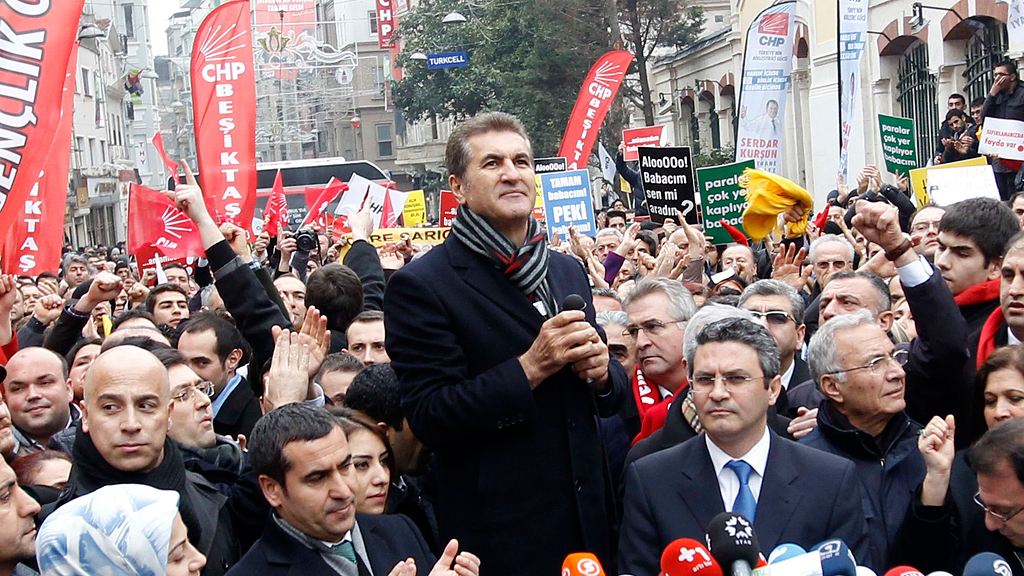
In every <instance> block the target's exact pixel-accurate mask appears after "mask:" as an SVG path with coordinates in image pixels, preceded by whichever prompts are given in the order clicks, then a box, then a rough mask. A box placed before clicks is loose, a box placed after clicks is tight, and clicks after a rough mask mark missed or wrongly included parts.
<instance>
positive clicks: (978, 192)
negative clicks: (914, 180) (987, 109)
mask: <svg viewBox="0 0 1024 576" xmlns="http://www.w3.org/2000/svg"><path fill="white" fill-rule="evenodd" d="M987 121H988V120H986V122H987ZM979 197H984V198H994V199H996V200H999V187H998V186H997V185H996V177H995V174H994V173H993V172H992V167H991V166H989V165H987V164H986V165H983V166H963V167H961V168H945V169H943V170H929V171H928V198H929V199H930V200H931V201H932V202H934V203H935V204H938V205H939V206H949V205H950V204H955V203H957V202H959V201H961V200H967V199H968V198H979Z"/></svg>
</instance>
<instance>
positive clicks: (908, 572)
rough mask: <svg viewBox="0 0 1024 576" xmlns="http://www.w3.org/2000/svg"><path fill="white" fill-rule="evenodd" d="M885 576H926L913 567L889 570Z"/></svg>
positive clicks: (898, 567) (899, 567) (897, 567)
mask: <svg viewBox="0 0 1024 576" xmlns="http://www.w3.org/2000/svg"><path fill="white" fill-rule="evenodd" d="M885 576H924V574H922V573H921V571H920V570H918V569H917V568H914V567H912V566H896V567H895V568H889V571H888V572H886V573H885Z"/></svg>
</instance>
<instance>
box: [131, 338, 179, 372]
mask: <svg viewBox="0 0 1024 576" xmlns="http://www.w3.org/2000/svg"><path fill="white" fill-rule="evenodd" d="M125 340H128V338H125ZM150 352H152V353H153V355H154V356H156V358H157V360H159V361H160V363H161V364H163V365H164V368H168V369H169V368H173V367H174V366H188V365H189V363H188V358H185V355H184V354H182V353H181V352H178V350H177V348H170V347H160V348H157V349H155V350H150Z"/></svg>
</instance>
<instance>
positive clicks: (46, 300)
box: [32, 294, 64, 326]
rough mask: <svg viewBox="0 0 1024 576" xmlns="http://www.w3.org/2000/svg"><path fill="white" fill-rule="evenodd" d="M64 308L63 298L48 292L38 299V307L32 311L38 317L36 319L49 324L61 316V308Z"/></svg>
mask: <svg viewBox="0 0 1024 576" xmlns="http://www.w3.org/2000/svg"><path fill="white" fill-rule="evenodd" d="M63 309H64V299H63V298H61V297H60V296H58V295H56V294H46V295H45V296H43V297H42V298H40V299H39V300H36V307H35V309H34V310H33V311H32V315H33V316H35V317H36V320H39V321H40V322H41V323H43V324H44V325H47V326H49V325H50V323H51V322H53V321H54V320H56V319H57V318H59V317H60V313H61V310H63Z"/></svg>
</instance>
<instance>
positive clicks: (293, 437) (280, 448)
mask: <svg viewBox="0 0 1024 576" xmlns="http://www.w3.org/2000/svg"><path fill="white" fill-rule="evenodd" d="M335 428H341V422H339V421H338V419H337V418H335V417H334V416H332V415H331V414H330V413H328V412H327V411H326V410H324V409H322V408H313V407H312V406H308V405H306V404H304V403H302V402H297V403H294V404H286V405H284V406H281V407H280V408H277V409H275V410H271V411H270V412H267V413H266V414H264V415H263V417H262V418H260V419H259V420H258V421H257V422H256V426H255V427H254V428H253V429H252V435H251V436H250V437H249V461H250V462H251V463H252V468H253V470H255V472H256V474H258V475H266V476H268V477H270V478H272V479H273V480H274V481H276V482H277V483H278V484H280V485H281V488H282V489H283V490H284V491H285V493H286V494H287V493H288V486H287V485H286V484H285V480H284V479H285V475H286V474H287V473H288V470H291V467H292V462H289V461H288V459H287V458H285V456H284V449H285V446H287V445H288V444H289V443H291V442H312V441H313V440H319V439H320V438H323V437H324V436H327V435H328V434H330V433H331V432H332V431H333V430H334V429H335Z"/></svg>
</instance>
